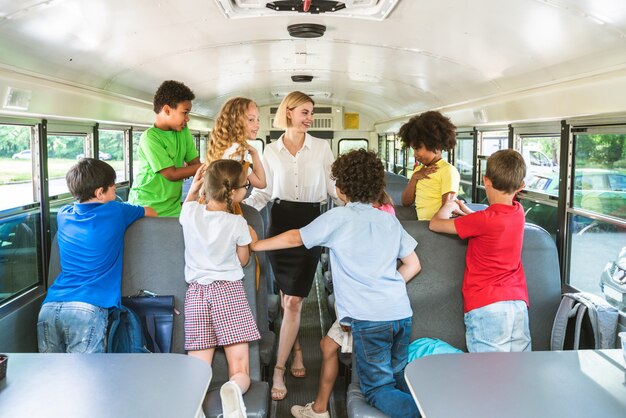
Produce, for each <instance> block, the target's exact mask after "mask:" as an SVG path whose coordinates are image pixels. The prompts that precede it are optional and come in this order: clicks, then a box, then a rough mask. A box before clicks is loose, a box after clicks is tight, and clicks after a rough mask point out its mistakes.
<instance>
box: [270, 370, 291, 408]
mask: <svg viewBox="0 0 626 418" xmlns="http://www.w3.org/2000/svg"><path fill="white" fill-rule="evenodd" d="M274 368H275V369H276V370H281V371H282V372H283V382H284V381H285V376H284V373H285V370H286V368H285V367H284V366H274ZM270 392H271V394H272V400H273V401H282V400H283V399H285V397H286V396H287V388H286V387H285V388H277V387H274V386H273V387H272V390H271V391H270Z"/></svg>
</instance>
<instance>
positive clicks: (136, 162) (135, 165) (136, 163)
mask: <svg viewBox="0 0 626 418" xmlns="http://www.w3.org/2000/svg"><path fill="white" fill-rule="evenodd" d="M142 133H143V132H139V131H135V130H134V129H133V178H135V177H137V173H138V172H139V140H140V139H141V134H142Z"/></svg>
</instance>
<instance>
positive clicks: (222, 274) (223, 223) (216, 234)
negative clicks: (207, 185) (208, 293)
mask: <svg viewBox="0 0 626 418" xmlns="http://www.w3.org/2000/svg"><path fill="white" fill-rule="evenodd" d="M179 220H180V224H181V225H182V226H183V236H184V239H185V281H186V282H187V283H194V282H197V283H199V284H203V285H206V284H209V283H212V282H214V281H216V280H226V281H236V280H241V279H242V278H243V268H242V267H241V264H240V263H239V259H238V258H237V246H244V245H248V244H250V242H252V238H251V237H250V231H249V230H248V223H247V222H246V220H245V219H244V218H243V217H242V216H239V215H233V214H232V213H228V212H222V211H208V210H206V207H205V205H201V204H199V203H198V202H185V203H184V204H183V207H182V211H181V213H180V218H179Z"/></svg>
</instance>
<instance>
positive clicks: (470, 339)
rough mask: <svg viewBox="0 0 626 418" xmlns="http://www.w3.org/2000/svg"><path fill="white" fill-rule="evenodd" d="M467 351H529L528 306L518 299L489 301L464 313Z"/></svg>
mask: <svg viewBox="0 0 626 418" xmlns="http://www.w3.org/2000/svg"><path fill="white" fill-rule="evenodd" d="M465 329H466V332H465V341H466V343H467V350H468V351H469V352H470V353H480V352H488V351H504V352H519V351H530V349H531V342H530V329H529V326H528V308H527V307H526V303H525V302H524V301H521V300H509V301H503V302H496V303H492V304H490V305H487V306H483V307H482V308H477V309H473V310H471V311H469V312H467V313H466V314H465Z"/></svg>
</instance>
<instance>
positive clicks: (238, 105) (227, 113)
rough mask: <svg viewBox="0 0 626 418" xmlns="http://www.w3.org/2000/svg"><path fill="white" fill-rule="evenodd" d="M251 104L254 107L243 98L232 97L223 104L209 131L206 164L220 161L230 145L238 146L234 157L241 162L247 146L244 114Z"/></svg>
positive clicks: (249, 101)
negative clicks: (209, 138)
mask: <svg viewBox="0 0 626 418" xmlns="http://www.w3.org/2000/svg"><path fill="white" fill-rule="evenodd" d="M251 104H253V105H255V106H256V103H254V102H253V101H252V100H250V99H246V98H245V97H233V98H232V99H229V100H228V101H227V102H226V103H224V105H223V106H222V108H221V109H220V111H219V113H218V114H217V118H216V119H215V126H214V127H213V130H212V131H211V141H210V142H209V149H208V150H207V156H206V159H207V161H208V162H211V161H215V160H219V159H221V158H222V157H223V155H224V151H226V150H227V149H228V148H229V147H230V146H231V145H232V144H239V147H238V148H237V151H235V154H234V156H235V157H239V160H243V157H244V155H245V153H246V148H247V145H248V142H247V141H248V138H246V125H245V123H246V114H247V112H248V108H249V107H250V105H251Z"/></svg>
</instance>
